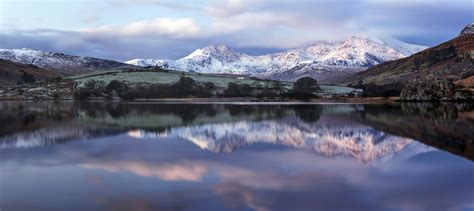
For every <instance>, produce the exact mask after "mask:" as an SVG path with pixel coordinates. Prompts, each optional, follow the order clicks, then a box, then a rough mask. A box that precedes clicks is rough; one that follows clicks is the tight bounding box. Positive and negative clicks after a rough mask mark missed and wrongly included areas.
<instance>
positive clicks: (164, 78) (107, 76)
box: [69, 71, 354, 94]
mask: <svg viewBox="0 0 474 211" xmlns="http://www.w3.org/2000/svg"><path fill="white" fill-rule="evenodd" d="M181 76H187V77H191V78H192V79H194V80H195V81H197V82H200V83H206V82H211V83H214V84H215V85H216V86H218V87H223V88H224V87H227V84H229V83H231V82H232V83H237V84H249V85H252V86H259V85H260V86H262V87H271V86H272V83H274V82H273V81H270V80H253V79H238V78H237V77H232V76H229V77H224V76H216V75H211V74H198V73H184V72H176V71H169V72H153V71H136V72H129V71H105V72H104V71H103V72H94V73H87V74H83V75H77V76H72V77H69V79H72V80H74V81H76V82H78V83H79V86H80V85H82V84H84V83H85V82H86V81H88V80H96V81H104V82H105V83H109V82H110V81H112V80H119V81H124V82H127V83H146V84H173V83H175V82H177V81H178V80H179V79H180V77H181ZM280 83H281V84H282V85H283V88H284V89H287V90H289V89H291V88H292V87H293V83H291V82H280ZM321 89H322V90H323V93H324V94H347V93H351V92H353V91H354V89H353V88H350V87H344V86H330V85H321Z"/></svg>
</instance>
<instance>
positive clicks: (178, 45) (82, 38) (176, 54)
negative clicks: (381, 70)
mask: <svg viewBox="0 0 474 211" xmlns="http://www.w3.org/2000/svg"><path fill="white" fill-rule="evenodd" d="M105 3H106V4H107V5H112V6H115V7H121V8H125V7H133V8H135V9H137V8H147V9H148V8H155V7H156V8H166V9H167V10H166V11H167V12H166V13H165V12H162V13H160V16H159V17H156V16H155V17H153V15H148V16H147V18H142V19H141V20H134V21H126V20H127V19H126V18H122V19H123V20H122V21H119V22H121V23H116V22H114V23H113V24H110V25H107V22H106V20H108V19H110V17H114V16H110V15H109V16H108V15H107V14H101V17H100V23H104V25H102V26H100V25H99V26H97V25H94V26H89V27H87V28H82V29H76V30H55V29H46V30H50V31H53V34H45V33H39V32H38V30H37V29H27V30H25V29H22V30H19V29H18V28H19V27H18V26H17V28H15V26H14V25H9V26H8V27H6V26H5V24H7V23H2V25H4V26H5V28H6V29H8V30H4V31H2V32H1V33H0V37H2V38H4V40H2V42H1V43H0V47H4V48H5V47H9V48H21V47H35V48H39V49H41V50H47V51H60V52H64V53H70V54H78V55H88V56H95V57H104V58H109V59H116V60H128V59H132V58H137V57H145V58H161V59H177V58H180V57H184V56H186V55H187V54H188V53H190V52H191V51H193V50H194V49H195V48H200V47H203V46H206V45H209V44H217V43H225V44H228V45H230V46H231V47H234V48H237V49H246V50H248V51H246V52H245V53H250V54H258V53H259V52H268V51H270V50H265V49H290V48H296V47H302V46H305V45H309V44H311V43H314V42H316V41H318V40H341V39H344V38H345V37H348V36H351V35H363V36H373V37H393V38H398V39H402V40H403V41H407V42H410V43H414V44H423V45H431V46H432V45H436V44H439V43H441V42H444V41H447V40H449V39H451V38H453V37H454V36H456V35H457V34H458V33H459V31H460V30H461V29H462V27H463V26H464V25H466V24H467V23H469V22H472V20H473V19H474V17H473V13H472V6H473V5H472V1H469V0H465V1H463V0H458V1H453V2H446V1H441V0H440V1H434V0H430V1H421V0H419V1H395V0H388V1H377V0H357V1H350V2H348V1H343V0H338V1H329V0H320V1H310V0H294V1H287V0H272V1H270V0H254V1H251V0H224V1H220V0H211V1H186V2H176V1H168V0H138V1H131V0H107V1H106V2H105ZM105 8H107V7H105ZM169 10H171V11H172V12H169ZM147 11H148V10H147ZM149 11H152V10H149ZM110 13H114V10H113V8H112V9H110ZM115 15H117V14H115ZM120 15H122V14H120ZM81 20H82V22H83V23H84V22H85V23H89V24H88V25H90V23H95V24H98V23H97V22H95V21H96V17H93V16H86V17H83V18H82V19H81ZM252 49H256V50H252Z"/></svg>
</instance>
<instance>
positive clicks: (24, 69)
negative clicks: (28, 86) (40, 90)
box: [0, 59, 59, 85]
mask: <svg viewBox="0 0 474 211" xmlns="http://www.w3.org/2000/svg"><path fill="white" fill-rule="evenodd" d="M23 74H28V75H30V76H32V77H33V78H34V79H35V80H43V79H50V78H54V77H57V76H59V75H58V74H57V73H56V72H55V71H52V70H47V69H42V68H39V67H36V66H34V65H26V64H19V63H15V62H11V61H8V60H3V59H0V85H15V84H16V83H17V82H22V81H23V80H22V78H21V77H22V75H23Z"/></svg>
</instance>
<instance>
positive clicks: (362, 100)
mask: <svg viewBox="0 0 474 211" xmlns="http://www.w3.org/2000/svg"><path fill="white" fill-rule="evenodd" d="M397 100H398V98H396V97H392V98H382V97H380V98H338V99H321V98H315V99H309V100H293V99H258V98H246V97H242V98H240V97H239V98H150V99H134V100H120V99H112V100H106V99H87V100H76V99H74V98H62V99H41V98H32V99H23V98H0V101H62V102H64V101H71V102H113V103H117V102H118V103H148V102H149V103H152V102H158V103H258V104H260V103H261V104H265V103H268V104H315V103H318V104H324V103H329V104H330V103H341V104H342V103H363V104H371V103H374V104H379V103H399V102H397Z"/></svg>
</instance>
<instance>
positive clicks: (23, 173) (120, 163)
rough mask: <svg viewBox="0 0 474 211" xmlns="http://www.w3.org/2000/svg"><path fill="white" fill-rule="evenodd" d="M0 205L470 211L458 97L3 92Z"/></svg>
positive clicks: (471, 119)
mask: <svg viewBox="0 0 474 211" xmlns="http://www.w3.org/2000/svg"><path fill="white" fill-rule="evenodd" d="M0 121H1V127H0V210H2V211H10V210H14V211H16V210H78V211H85V210H114V211H115V210H262V211H265V210H473V209H474V162H473V160H474V143H473V137H474V107H473V105H467V104H456V105H452V104H440V105H432V104H391V105H388V104H386V105H361V104H319V105H317V104H316V105H308V104H299V105H298V104H173V103H73V102H29V101H4V102H0Z"/></svg>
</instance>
